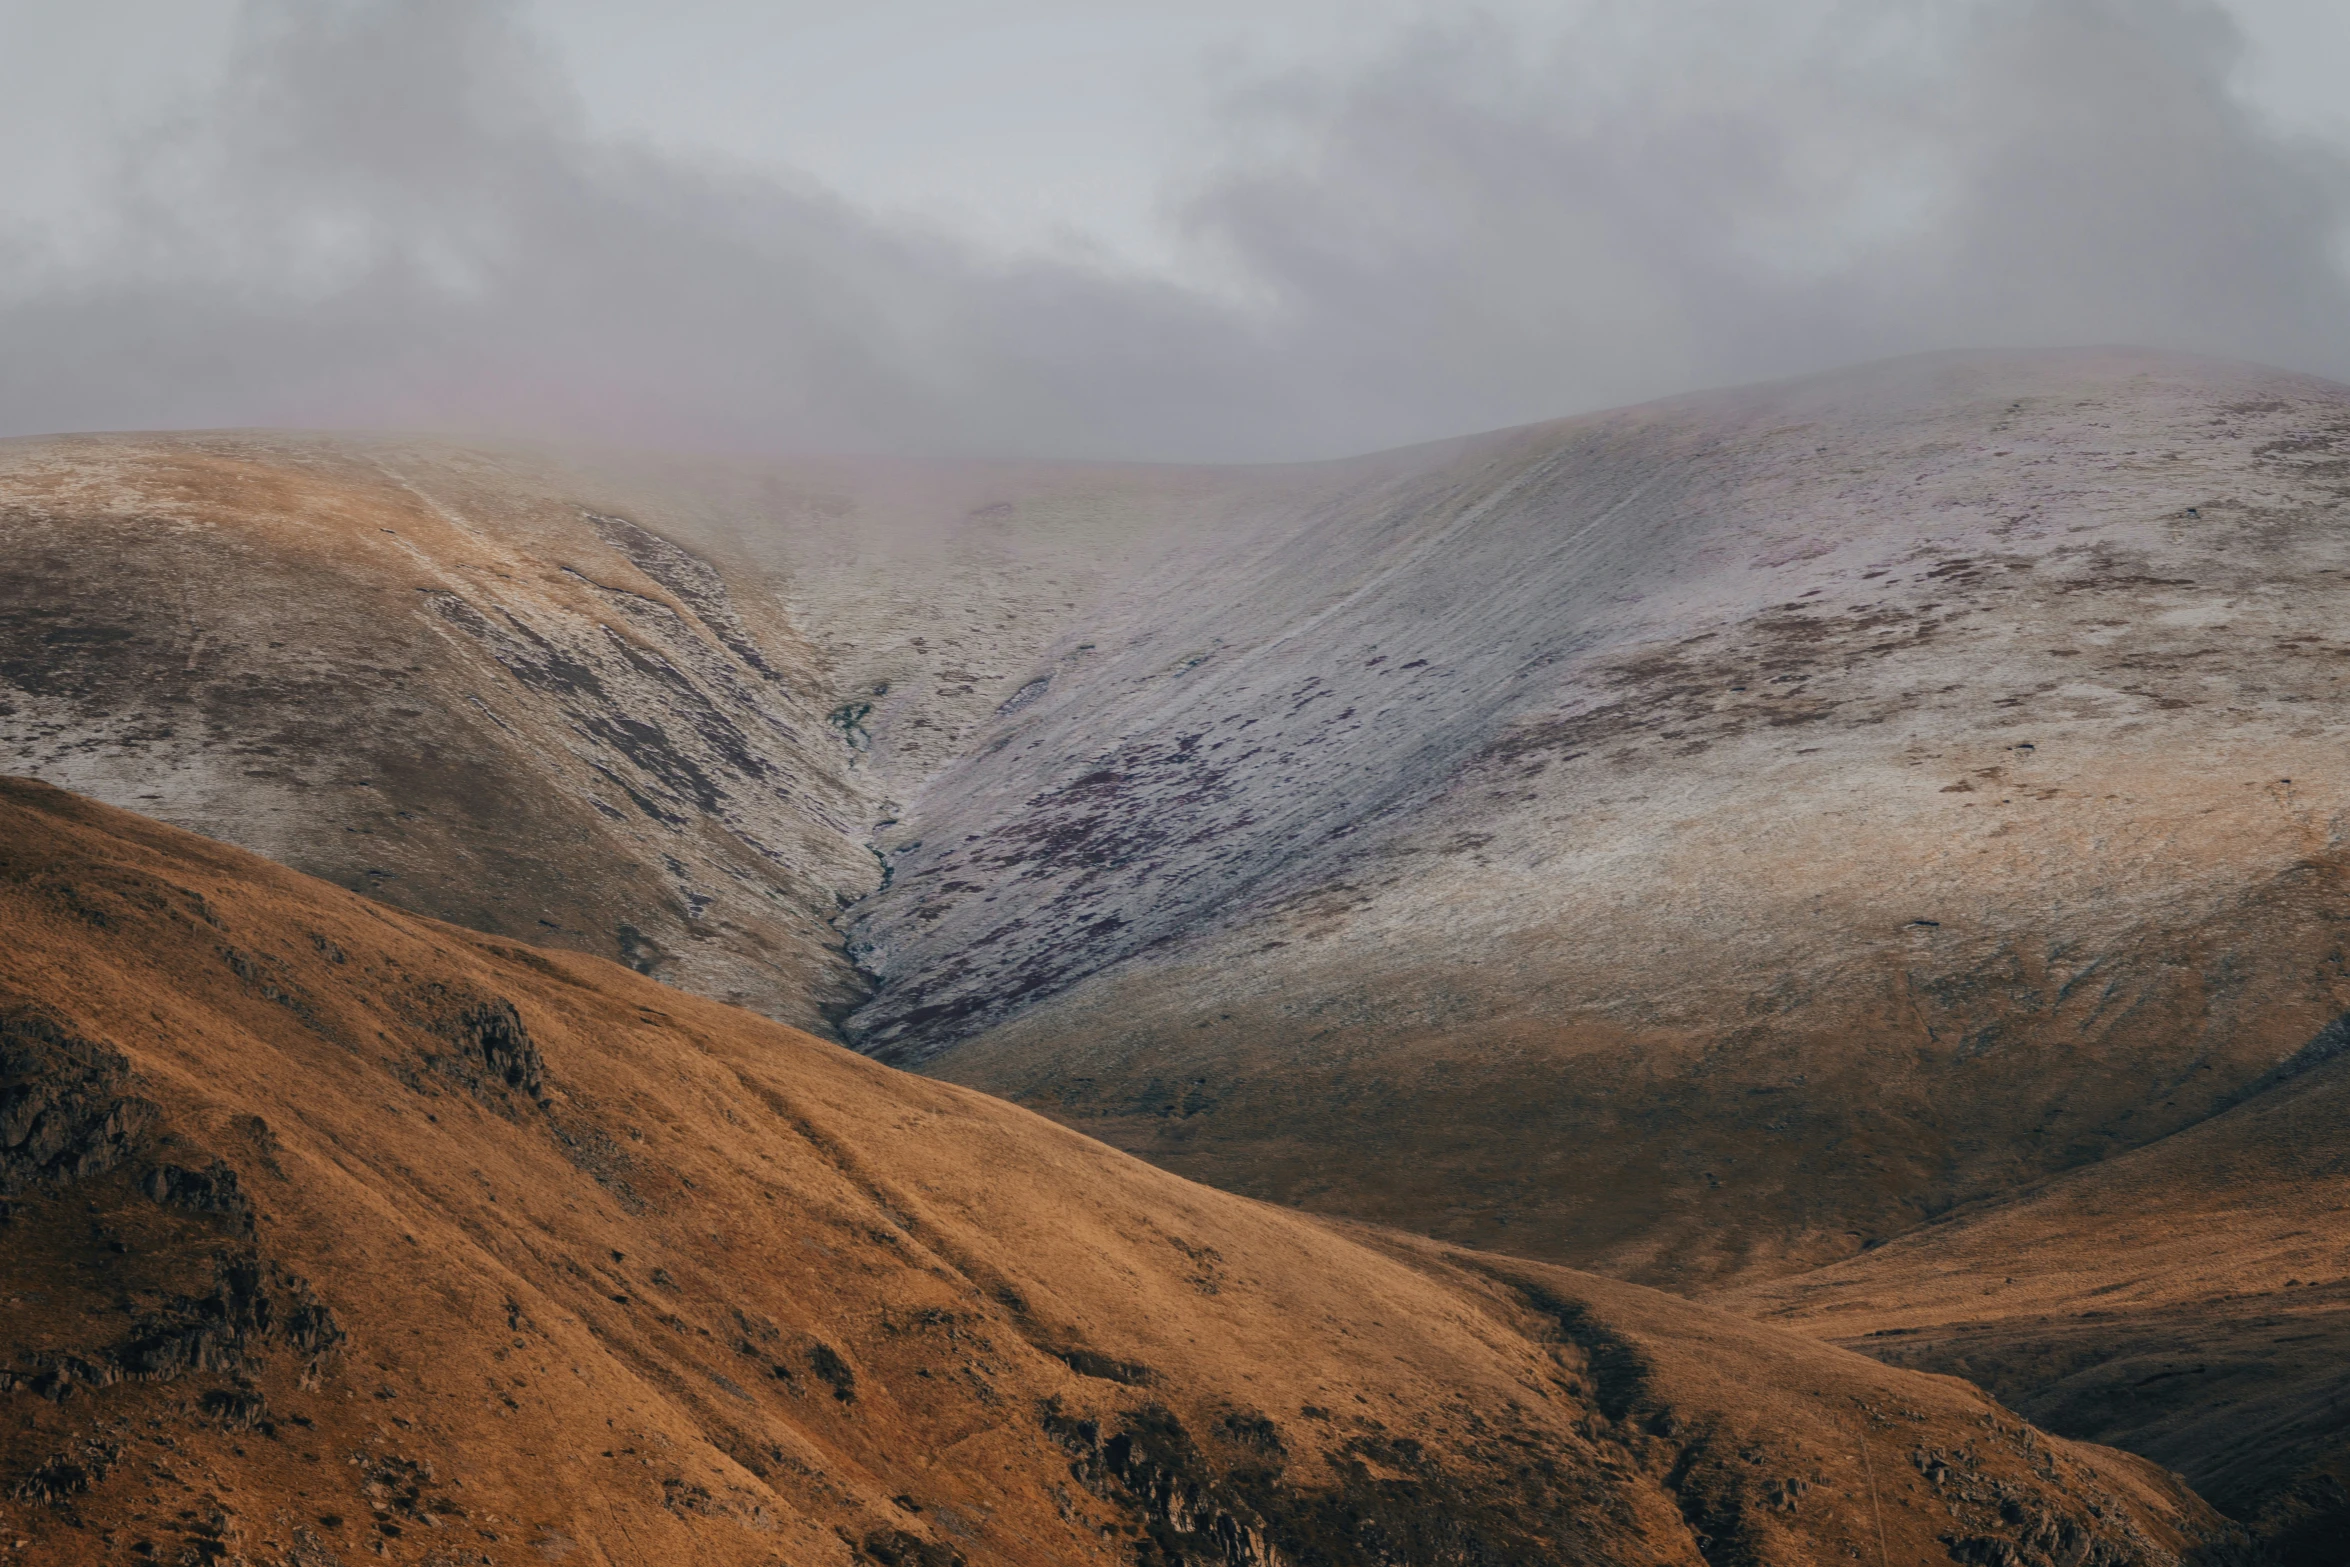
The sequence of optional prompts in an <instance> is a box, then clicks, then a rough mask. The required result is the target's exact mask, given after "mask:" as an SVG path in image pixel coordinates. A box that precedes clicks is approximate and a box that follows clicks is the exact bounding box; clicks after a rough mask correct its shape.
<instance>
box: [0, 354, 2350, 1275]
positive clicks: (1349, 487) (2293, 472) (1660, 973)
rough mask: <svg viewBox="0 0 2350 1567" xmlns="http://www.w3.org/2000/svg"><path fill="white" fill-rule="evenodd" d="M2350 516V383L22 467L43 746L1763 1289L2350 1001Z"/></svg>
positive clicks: (2270, 381)
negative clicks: (1378, 440) (1146, 440)
mask: <svg viewBox="0 0 2350 1567" xmlns="http://www.w3.org/2000/svg"><path fill="white" fill-rule="evenodd" d="M2346 485H2350V393H2346V392H2345V390H2344V389H2343V388H2341V387H2338V386H2334V385H2332V384H2330V383H2324V382H2318V381H2313V380H2309V379H2307V378H2302V377H2294V376H2288V375H2282V374H2279V373H2277V372H2272V371H2266V370H2261V369H2257V368H2254V367H2246V366H2237V365H2225V364H2215V363H2211V362H2206V361H2197V360H2185V359H2179V358H2175V357H2166V356H2156V355H2142V354H2130V353H2120V352H2113V353H2105V352H2079V353H2059V354H2036V355H1983V356H1956V357H1938V358H1929V359H1924V360H1912V361H1903V362H1900V363H1896V364H1891V365H1882V366H1873V367H1866V368H1863V369H1860V370H1855V371H1848V372H1841V373H1838V374H1836V375H1831V376H1823V377H1817V378H1813V379H1812V380H1809V381H1804V382H1798V383H1789V384H1785V385H1779V386H1771V387H1758V388H1747V389H1742V390H1738V391H1732V392H1722V393H1709V394H1705V395H1702V396H1696V397H1690V398H1683V399H1676V400H1674V401H1671V402H1667V403H1661V404H1656V405H1651V406H1648V407H1644V408H1639V409H1629V410H1621V411H1618V412H1615V413H1610V414H1604V415H1597V416H1593V417H1590V418H1585V419H1578V420H1570V421H1566V422H1563V423H1559V424H1554V425H1545V426H1538V427H1533V428H1529V429H1526V430H1519V431H1508V432H1501V433H1499V434H1496V435H1491V436H1484V437H1478V438H1475V439H1470V440H1463V441H1456V442H1450V443H1445V444H1442V445H1438V446H1433V447H1427V448H1421V449H1416V450H1412V451H1406V452H1396V453H1387V454H1381V455H1378V456H1375V457H1370V458H1363V459H1357V460H1352V461H1348V462H1341V463H1330V464H1318V465H1306V466H1301V467H1290V468H1272V469H1247V470H1183V469H1168V468H1107V467H1102V468H1094V467H1052V466H1046V465H1028V466H1019V465H993V466H990V465H981V464H941V465H924V464H908V463H897V464H891V463H878V462H872V463H849V462H838V463H816V462H802V463H785V464H769V465H760V464H747V463H746V464H727V463H718V462H689V461H687V460H684V459H671V460H656V459H651V458H643V457H623V456H614V455H610V454H580V453H551V452H538V453H517V452H486V451H468V450H464V449H460V448H457V447H453V446H449V445H447V444H445V443H443V444H436V443H429V442H415V441H394V440H389V439H383V440H371V439H361V438H356V437H351V438H334V439H327V438H301V437H282V436H248V435H213V436H186V437H113V438H105V439H89V440H69V441H63V442H37V443H19V444H17V445H15V446H12V447H10V448H9V449H8V451H7V453H6V454H5V461H4V462H0V560H4V562H5V564H6V565H7V566H8V567H9V569H8V570H7V571H5V572H0V754H6V755H9V756H12V757H13V758H14V759H13V760H12V761H11V763H10V765H12V766H14V767H17V768H19V769H21V770H25V771H29V772H36V773H39V774H40V775H42V776H45V777H48V778H50V779H52V780H53V781H57V782H60V783H65V784H68V785H72V786H75V787H80V788H84V789H87V790H89V791H90V792H92V793H95V794H97V795H99V796H101V797H104V798H107V799H109V800H111V801H113V802H114V803H118V804H126V805H131V806H134V807H139V808H145V809H149V810H152V811H154V812H155V813H156V814H158V815H161V816H163V817H165V818H167V819H169V820H171V821H173V822H175V823H176V824H178V825H182V826H187V827H192V828H195V829H197V830H200V831H204V832H207V833H209V834H212V835H214V836H218V837H223V838H226V839H228V840H230V841H234V842H238V843H242V844H245V845H247V846H250V847H255V848H258V849H261V850H263V851H265V852H268V853H271V854H273V855H275V856H278V857H281V858H283V859H284V860H286V861H287V862H288V863H291V864H293V865H295V866H296V867H297V868H300V869H304V870H308V871H313V872H317V873H319V874H322V875H325V876H327V877H329V878H330V879H332V880H335V881H337V882H338V883H340V884H342V885H345V886H351V887H356V888H362V889H367V890H371V891H373V892H374V893H375V894H376V895H377V896H379V897H381V898H384V899H386V900H388V901H392V902H395V903H398V904H400V905H402V906H405V907H408V908H410V909H413V910H416V911H418V912H423V913H428V914H432V915H435V916H438V917H446V918H451V919H455V920H458V921H460V922H462V923H466V924H469V925H472V926H474V927H476V928H480V929H484V930H489V931H495V932H500V933H503V934H507V935H511V936H519V937H530V938H533V939H539V938H543V939H545V940H547V941H549V942H553V943H556V944H567V945H571V946H573V947H576V948H578V949H581V950H586V951H591V952H597V953H601V954H603V955H605V956H617V957H622V958H624V959H625V960H627V961H629V962H630V963H632V964H633V965H635V966H636V967H638V968H640V969H641V970H644V971H648V972H650V973H652V974H654V975H655V976H656V977H659V978H661V979H664V980H666V981H669V982H671V983H674V984H677V985H679V986H681V987H685V988H690V989H696V990H700V991H702V992H704V993H707V994H712V995H716V996H720V997H724V998H731V999H737V1000H740V1001H743V1002H745V1003H747V1004H750V1005H753V1006H755V1007H758V1008H761V1009H763V1010H765V1011H767V1012H769V1013H771V1014H772V1015H775V1016H777V1017H779V1018H782V1019H784V1020H786V1021H791V1022H795V1023H798V1024H801V1025H806V1026H816V1027H827V1026H829V1027H832V1028H834V1029H836V1030H837V1031H838V1032H840V1033H841V1034H842V1035H843V1036H844V1037H847V1038H849V1039H850V1040H852V1042H854V1043H856V1044H857V1045H858V1046H859V1048H861V1049H864V1050H867V1051H870V1052H873V1053H875V1054H878V1055H880V1056H883V1057H884V1058H886V1059H889V1060H891V1061H893V1062H898V1063H905V1064H918V1065H920V1066H921V1067H922V1068H923V1069H924V1070H926V1071H930V1072H934V1073H937V1074H940V1075H943V1076H947V1077H951V1078H953V1079H955V1080H957V1081H961V1082H964V1083H967V1084H970V1085H973V1086H978V1087H982V1088H985V1089H987V1090H989V1091H991V1092H997V1093H1001V1094H1005V1095H1009V1096H1012V1097H1014V1098H1017V1099H1018V1100H1020V1101H1021V1102H1023V1103H1026V1104H1029V1105H1031V1106H1033V1107H1036V1108H1039V1109H1042V1110H1044V1111H1046V1112H1047V1113H1049V1114H1052V1115H1054V1116H1057V1117H1060V1118H1063V1119H1064V1120H1066V1121H1068V1122H1069V1123H1071V1124H1073V1125H1077V1126H1080V1127H1082V1128H1083V1129H1085V1130H1087V1131H1089V1132H1093V1133H1097V1134H1099V1135H1101V1136H1103V1137H1106V1138H1109V1139H1111V1140H1113V1141H1115V1142H1117V1143H1119V1144H1120V1145H1121V1146H1124V1147H1126V1148H1128V1149H1129V1150H1131V1151H1134V1152H1138V1153H1141V1154H1143V1155H1145V1156H1146V1157H1148V1158H1150V1159H1152V1160H1154V1161H1156V1162H1159V1163H1161V1164H1164V1165H1166V1166H1169V1167H1171V1168H1174V1169H1176V1170H1178V1171H1179V1172H1182V1173H1186V1174H1190V1175H1194V1176H1197V1177H1199V1178H1201V1179H1204V1180H1207V1181H1209V1182H1211V1183H1214V1184H1218V1185H1222V1186H1225V1187H1228V1188H1231V1189H1235V1190H1239V1191H1242V1192H1246V1193H1250V1194H1254V1195H1261V1196H1268V1197H1274V1198H1278V1199H1280V1200H1282V1201H1285V1202H1292V1203H1297V1204H1301V1205H1304V1206H1307V1207H1310V1208H1316V1209H1319V1210H1322V1211H1327V1212H1332V1213H1338V1214H1345V1215H1351V1216H1354V1217H1358V1218H1365V1219H1370V1220H1375V1221H1379V1222H1383V1223H1390V1224H1394V1225H1397V1226H1401V1227H1405V1228H1410V1229H1414V1230H1418V1231H1421V1232H1423V1233H1428V1234H1432V1235H1435V1236H1438V1237H1440V1238H1443V1239H1447V1240H1451V1241H1457V1242H1460V1243H1463V1244H1477V1245H1483V1246H1488V1247H1492V1248H1498V1249H1505V1250H1509V1251H1512V1252H1515V1253H1519V1254H1523V1255H1529V1256H1535V1257H1542V1258H1546V1259H1551V1260H1558V1261H1567V1262H1573V1263H1578V1264H1589V1265H1594V1266H1599V1267H1603V1268H1605V1269H1607V1270H1609V1271H1612V1272H1616V1273H1619V1274H1622V1275H1624V1276H1628V1277H1634V1278H1638V1279H1641V1280H1643V1281H1647V1282H1657V1283H1666V1284H1673V1285H1676V1286H1683V1287H1691V1288H1695V1287H1702V1286H1706V1285H1709V1284H1714V1283H1720V1282H1725V1281H1728V1280H1731V1279H1735V1278H1742V1277H1755V1276H1761V1275H1766V1274H1770V1273H1774V1272H1788V1271H1798V1270H1801V1269H1803V1268H1805V1267H1809V1266H1814V1265H1817V1264H1820V1263H1824V1262H1828V1261H1832V1260H1834V1259H1836V1258H1838V1257H1841V1256H1846V1255H1850V1254H1852V1253H1854V1252H1856V1251H1858V1250H1859V1249H1861V1248H1862V1247H1863V1246H1865V1245H1866V1244H1868V1243H1869V1242H1871V1241H1875V1240H1879V1239H1882V1238H1884V1237H1887V1236H1890V1235H1894V1234H1899V1233H1902V1232H1904V1231H1906V1230H1907V1229H1910V1228H1912V1227H1914V1226H1915V1225H1917V1224H1918V1223H1920V1222H1922V1221H1924V1220H1925V1219H1927V1218H1929V1217H1931V1216H1932V1215H1933V1214H1935V1213H1937V1212H1941V1211H1944V1210H1945V1209H1947V1208H1948V1207H1950V1206H1952V1205H1954V1204H1958V1203H1963V1202H1969V1201H1975V1200H1980V1199H1982V1198H1984V1197H1987V1196H1990V1195H1993V1194H1996V1193H1998V1192H2000V1191H2003V1190H2007V1189H2011V1188H2013V1187H2014V1186H2017V1185H2019V1184H2023V1183H2028V1182H2030V1181H2034V1180H2038V1179H2041V1178H2043V1177H2045V1176H2047V1175H2049V1174H2051V1173H2053V1172H2056V1171H2059V1170H2062V1169H2065V1168H2069V1167H2072V1166H2075V1165H2079V1164H2082V1163H2087V1162H2091V1161H2094V1160H2096V1159H2099V1158H2102V1157H2105V1156H2108V1155H2110V1154H2112V1153H2115V1152H2118V1151H2121V1150H2125V1149H2128V1148H2131V1147H2135V1146H2140V1145H2143V1144H2145V1143H2148V1142H2151V1141H2153V1140H2155V1139H2157V1138H2160V1137H2162V1136H2163V1135H2165V1134H2167V1133H2169V1132H2171V1131H2175V1130H2177V1129H2178V1128H2180V1127H2182V1126H2185V1125H2189V1124H2191V1123H2193V1122H2195V1121H2196V1120H2198V1119H2200V1118H2202V1117H2203V1116H2205V1115H2207V1114H2209V1113H2210V1112H2211V1111H2212V1110H2213V1109H2215V1108H2216V1107H2218V1106H2220V1105H2222V1104H2224V1103H2226V1102H2228V1100H2229V1099H2230V1097H2231V1096H2232V1095H2234V1094H2236V1093H2237V1092H2239V1091H2241V1090H2242V1089H2243V1088H2244V1087H2245V1086H2247V1085H2248V1084H2250V1083H2251V1082H2253V1081H2254V1080H2256V1079H2257V1078H2259V1076H2260V1075H2261V1074H2262V1073H2263V1072H2265V1071H2266V1070H2268V1069H2269V1068H2270V1067H2271V1066H2272V1065H2274V1064H2275V1063H2276V1062H2277V1061H2278V1060H2280V1059H2282V1058H2283V1057H2285V1056H2286V1055H2288V1054H2289V1053H2290V1052H2291V1051H2292V1050H2294V1049H2295V1048H2296V1047H2297V1046H2298V1045H2299V1044H2300V1043H2301V1042H2302V1041H2304V1040H2306V1039H2307V1038H2308V1037H2310V1035H2311V1034H2312V1033H2313V1032H2314V1031H2315V1030H2316V1029H2317V1028H2319V1027H2320V1026H2322V1025H2323V1024H2324V1023H2325V1022H2326V1021H2327V1020H2328V1019H2330V1018H2332V1017H2334V1016H2336V1015H2338V1014H2339V1013H2340V1012H2342V1011H2343V1010H2344V1009H2345V1008H2350V993H2346V989H2345V984H2344V982H2343V979H2342V968H2341V965H2340V964H2339V962H2338V961H2337V959H2336V956H2335V953H2336V943H2335V941H2334V937H2333V934H2332V932H2333V931H2334V929H2335V928H2336V927H2337V923H2338V920H2339V918H2340V917H2341V916H2342V915H2343V914H2345V913H2346V912H2350V904H2346V903H2345V899H2344V888H2343V886H2342V865H2341V857H2340V839H2341V831H2340V827H2339V823H2340V822H2341V820H2342V819H2343V811H2344V808H2345V804H2346V803H2350V802H2346V801H2345V799H2344V798H2343V795H2342V786H2341V785H2340V783H2339V781H2338V779H2337V777H2336V770H2335V769H2332V768H2331V767H2330V765H2329V764H2330V762H2331V760H2332V758H2333V756H2334V755H2335V752H2336V750H2337V749H2338V746H2339V743H2340V740H2341V734H2340V722H2339V720H2338V718H2337V717H2336V716H2335V715H2336V713H2337V712H2338V703H2337V700H2336V699H2337V696H2338V693H2339V688H2340V683H2341V679H2342V676H2343V674H2344V673H2345V672H2350V664H2346V663H2345V660H2346V659H2350V643H2345V642H2344V641H2343V640H2342V638H2341V636H2340V627H2341V626H2342V625H2343V624H2345V623H2346V622H2350V602H2345V596H2346V592H2350V589H2346V584H2350V535H2346V534H2345V533H2344V532H2343V530H2342V529H2341V527H2340V526H2339V523H2340V519H2341V515H2342V507H2343V504H2344V499H2345V495H2346V494H2350V489H2346ZM387 529H388V530H390V531H389V532H386V531H385V530H387ZM272 644H277V645H274V646H273V645H272ZM877 857H878V858H877Z"/></svg>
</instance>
